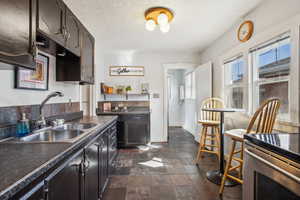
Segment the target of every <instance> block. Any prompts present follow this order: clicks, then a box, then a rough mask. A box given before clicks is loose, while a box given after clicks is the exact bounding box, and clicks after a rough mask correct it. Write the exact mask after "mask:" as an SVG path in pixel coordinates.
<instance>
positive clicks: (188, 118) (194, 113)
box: [163, 62, 213, 141]
mask: <svg viewBox="0 0 300 200" xmlns="http://www.w3.org/2000/svg"><path fill="white" fill-rule="evenodd" d="M164 69H165V70H164V83H165V84H164V136H163V137H164V139H165V140H164V141H168V139H169V137H168V136H169V134H168V133H169V130H170V129H169V127H172V126H174V125H175V126H181V127H182V128H183V129H185V130H186V131H188V132H189V133H191V134H192V135H193V136H194V138H195V140H196V141H198V140H199V130H200V128H201V127H200V126H199V124H198V123H197V121H198V119H199V113H200V106H201V102H202V101H203V100H204V99H205V98H207V97H212V88H213V87H212V63H211V62H207V63H205V64H203V65H200V66H197V65H195V64H187V63H181V64H166V65H164ZM173 72H176V73H182V72H183V75H180V76H181V78H176V76H177V75H174V74H176V73H173ZM182 76H183V77H182ZM174 79H178V80H179V79H183V81H178V80H174ZM174 81H175V82H176V81H177V83H176V84H174V83H173V82H174ZM172 85H173V86H172ZM182 85H183V88H184V92H180V90H182V89H180V88H182ZM172 88H175V91H174V89H172ZM174 92H175V93H174ZM180 93H181V94H180ZM182 93H184V94H182ZM180 95H181V97H178V96H180ZM176 96H177V97H176ZM182 97H183V99H180V100H179V99H178V98H182ZM177 111H179V112H177ZM175 112H176V113H175ZM178 113H179V114H178ZM178 119H180V120H178ZM176 120H177V121H176ZM174 122H175V123H174ZM177 122H179V123H177Z"/></svg>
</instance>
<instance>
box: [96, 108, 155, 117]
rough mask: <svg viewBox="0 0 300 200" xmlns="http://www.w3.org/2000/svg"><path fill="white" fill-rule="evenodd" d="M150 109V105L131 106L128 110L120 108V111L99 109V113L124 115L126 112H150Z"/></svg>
mask: <svg viewBox="0 0 300 200" xmlns="http://www.w3.org/2000/svg"><path fill="white" fill-rule="evenodd" d="M149 113H150V109H149V108H148V107H129V108H128V110H127V111H124V110H118V111H101V110H98V111H97V114H98V115H122V114H123V115H124V114H149Z"/></svg>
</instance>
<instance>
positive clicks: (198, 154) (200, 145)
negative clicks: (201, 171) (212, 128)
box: [194, 126, 204, 163]
mask: <svg viewBox="0 0 300 200" xmlns="http://www.w3.org/2000/svg"><path fill="white" fill-rule="evenodd" d="M203 137H204V126H202V128H201V135H200V139H199V147H198V153H197V157H196V160H195V161H194V162H195V163H198V161H199V159H200V154H201V149H202V148H201V147H202V143H203V142H202V140H203Z"/></svg>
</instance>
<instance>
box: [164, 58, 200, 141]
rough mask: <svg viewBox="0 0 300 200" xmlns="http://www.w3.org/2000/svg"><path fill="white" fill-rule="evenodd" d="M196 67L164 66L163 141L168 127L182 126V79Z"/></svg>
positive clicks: (188, 64) (183, 110)
mask: <svg viewBox="0 0 300 200" xmlns="http://www.w3.org/2000/svg"><path fill="white" fill-rule="evenodd" d="M196 66H197V65H196V64H191V63H177V64H165V65H164V135H163V139H162V140H163V141H166V142H167V141H168V139H169V134H168V132H169V130H170V129H169V128H170V127H182V126H183V125H184V112H185V105H184V104H185V97H184V88H185V86H184V77H185V74H186V73H187V72H190V71H193V70H194V69H195V67H196Z"/></svg>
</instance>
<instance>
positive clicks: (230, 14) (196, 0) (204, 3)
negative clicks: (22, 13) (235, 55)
mask: <svg viewBox="0 0 300 200" xmlns="http://www.w3.org/2000/svg"><path fill="white" fill-rule="evenodd" d="M64 1H65V2H66V3H67V5H69V7H71V9H72V10H73V11H74V12H75V14H76V15H77V16H78V17H79V18H80V20H81V21H82V22H83V23H84V24H86V26H87V28H88V29H89V30H90V31H91V32H92V33H93V34H94V36H95V37H96V40H97V45H99V46H100V45H101V47H103V48H102V49H105V51H133V52H136V51H139V52H148V51H151V52H161V51H170V52H173V51H174V52H175V51H176V52H183V51H185V52H187V51H193V52H199V51H201V50H203V49H204V48H205V47H207V46H208V45H209V44H210V43H212V42H213V41H214V40H216V39H217V38H218V37H220V36H221V35H222V34H223V33H224V32H226V31H227V30H228V29H229V28H230V27H232V25H234V24H235V23H236V22H237V21H238V20H240V18H241V17H242V16H243V15H245V14H246V13H247V12H249V11H250V10H252V9H253V8H254V7H256V6H257V5H258V4H259V3H260V2H261V1H262V0H64ZM154 6H163V7H168V8H170V9H172V10H173V11H174V14H175V17H174V20H173V21H172V22H171V30H170V32H169V33H167V34H163V33H161V32H160V31H159V29H156V30H155V31H153V32H149V31H147V30H145V25H144V24H145V20H144V12H145V10H147V9H148V8H150V7H154Z"/></svg>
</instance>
